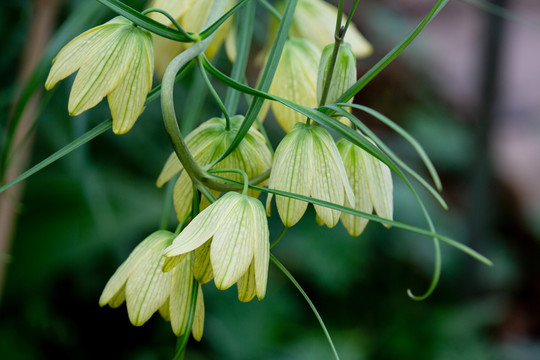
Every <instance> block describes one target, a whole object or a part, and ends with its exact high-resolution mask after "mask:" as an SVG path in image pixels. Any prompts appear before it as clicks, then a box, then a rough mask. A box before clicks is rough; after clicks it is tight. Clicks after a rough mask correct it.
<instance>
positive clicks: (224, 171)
mask: <svg viewBox="0 0 540 360" xmlns="http://www.w3.org/2000/svg"><path fill="white" fill-rule="evenodd" d="M208 172H209V173H210V174H219V173H236V174H240V175H242V176H243V177H244V188H243V190H242V195H247V193H248V189H249V178H248V175H247V173H246V172H245V171H243V170H240V169H211V170H208Z"/></svg>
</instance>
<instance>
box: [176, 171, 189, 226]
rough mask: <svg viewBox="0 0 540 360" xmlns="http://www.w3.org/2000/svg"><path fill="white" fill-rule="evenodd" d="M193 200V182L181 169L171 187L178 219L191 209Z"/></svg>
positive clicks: (180, 219) (182, 217)
mask: <svg viewBox="0 0 540 360" xmlns="http://www.w3.org/2000/svg"><path fill="white" fill-rule="evenodd" d="M192 202H193V183H192V182H191V178H190V177H189V175H188V174H187V172H186V171H182V173H181V174H180V176H179V177H178V180H176V184H174V189H173V204H174V209H175V210H176V217H177V218H178V221H182V219H184V217H185V216H186V215H187V214H189V212H190V211H191V206H192V205H193V204H192Z"/></svg>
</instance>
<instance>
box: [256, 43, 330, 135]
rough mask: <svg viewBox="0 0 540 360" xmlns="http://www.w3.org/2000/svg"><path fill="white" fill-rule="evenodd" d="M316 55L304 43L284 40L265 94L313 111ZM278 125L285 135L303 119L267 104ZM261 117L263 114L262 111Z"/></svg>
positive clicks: (316, 67) (317, 55) (317, 60)
mask: <svg viewBox="0 0 540 360" xmlns="http://www.w3.org/2000/svg"><path fill="white" fill-rule="evenodd" d="M320 57H321V53H320V51H319V50H318V49H317V48H316V47H315V46H314V45H313V44H312V43H310V42H309V41H307V40H304V39H293V38H291V39H288V40H287V41H286V42H285V45H284V47H283V52H282V55H281V59H280V60H279V64H278V66H277V68H276V72H275V76H274V79H273V80H272V85H270V89H269V90H268V92H269V93H270V94H273V95H276V96H279V97H282V98H284V99H287V100H290V101H292V102H295V103H297V104H299V105H304V106H307V107H317V104H318V103H317V70H318V67H319V59H320ZM271 107H272V111H273V112H274V115H275V117H276V119H277V121H278V123H279V125H280V126H281V127H282V128H283V130H285V132H289V131H291V130H292V128H293V127H294V124H296V123H297V122H305V120H306V117H305V116H304V115H302V114H300V113H298V112H296V111H295V110H293V109H290V108H288V107H287V106H285V105H282V104H280V103H278V102H271ZM262 112H263V113H264V111H262Z"/></svg>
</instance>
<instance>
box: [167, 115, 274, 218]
mask: <svg viewBox="0 0 540 360" xmlns="http://www.w3.org/2000/svg"><path fill="white" fill-rule="evenodd" d="M243 119H244V117H243V116H241V115H236V116H233V117H231V129H230V130H226V122H225V119H221V118H212V119H210V120H208V121H206V122H204V123H203V124H202V125H201V126H199V127H198V128H196V129H195V130H193V131H192V132H191V133H190V134H189V135H188V136H187V137H186V144H187V147H188V149H189V151H190V152H191V154H192V155H193V157H194V158H195V160H196V161H197V162H198V163H199V164H200V165H202V166H204V165H208V164H210V163H212V162H213V161H214V160H216V159H217V158H218V157H219V156H220V155H221V154H222V153H223V152H224V151H225V150H226V149H227V148H228V147H229V145H230V144H231V143H232V141H233V139H234V137H235V135H236V133H237V132H238V129H239V128H240V125H241V124H242V121H243ZM271 165H272V154H271V153H270V150H269V149H268V146H267V145H266V141H265V139H264V136H262V135H261V133H260V132H259V131H257V130H256V129H255V128H253V127H252V128H251V129H250V130H249V131H248V133H247V135H246V136H245V137H244V138H243V139H242V141H241V142H240V144H239V145H238V147H237V148H236V149H234V151H233V152H232V153H231V154H229V156H227V157H226V158H225V159H223V161H221V162H220V163H218V164H217V165H216V166H214V169H240V170H243V171H244V172H246V174H247V175H248V177H249V178H250V179H251V178H253V177H255V176H257V175H260V174H262V173H263V172H265V171H266V170H268V169H269V168H270V166H271ZM183 169H184V167H183V166H182V164H181V163H180V160H179V159H178V157H177V156H176V153H172V154H171V155H170V156H169V159H168V160H167V162H166V163H165V166H164V167H163V170H162V171H161V174H160V175H159V177H158V179H157V182H156V184H157V186H158V187H162V186H163V185H164V184H165V183H166V182H168V181H169V180H170V179H172V178H173V177H174V176H175V175H176V174H178V173H179V172H181V174H180V176H179V177H178V180H177V181H176V184H175V186H174V192H173V194H174V195H173V200H174V207H175V209H176V215H177V217H178V219H179V221H181V220H182V219H183V218H184V217H185V216H186V215H187V214H189V212H190V211H191V206H192V200H193V185H192V182H191V179H190V177H189V175H188V174H187V172H186V171H183ZM220 176H223V177H227V178H229V179H233V180H237V181H243V178H242V176H241V175H239V174H220ZM213 194H214V196H216V197H217V196H219V193H218V192H215V191H213ZM249 195H251V196H254V197H256V196H257V195H258V192H257V191H255V190H249ZM208 205H209V203H208V201H206V199H203V200H202V201H201V209H204V208H205V207H206V206H208Z"/></svg>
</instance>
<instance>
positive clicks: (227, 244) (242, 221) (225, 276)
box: [210, 193, 254, 290]
mask: <svg viewBox="0 0 540 360" xmlns="http://www.w3.org/2000/svg"><path fill="white" fill-rule="evenodd" d="M233 194H235V195H236V196H237V197H239V198H240V201H238V202H236V204H235V206H234V208H232V209H231V211H230V213H229V215H228V216H227V217H226V219H225V221H223V223H222V225H221V226H220V227H219V231H217V232H216V234H215V235H214V237H213V239H212V246H211V247H210V261H211V262H212V270H213V272H214V283H215V284H216V287H217V288H218V289H220V290H225V289H228V288H229V287H230V286H231V285H233V284H234V283H236V282H237V281H238V279H239V278H240V277H241V276H242V275H243V274H244V273H245V272H246V271H247V269H248V267H249V264H251V261H252V260H253V250H254V243H253V220H254V219H253V218H254V214H253V211H252V209H251V206H250V204H249V200H248V197H247V196H244V195H239V194H236V193H233Z"/></svg>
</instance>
